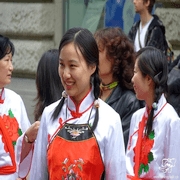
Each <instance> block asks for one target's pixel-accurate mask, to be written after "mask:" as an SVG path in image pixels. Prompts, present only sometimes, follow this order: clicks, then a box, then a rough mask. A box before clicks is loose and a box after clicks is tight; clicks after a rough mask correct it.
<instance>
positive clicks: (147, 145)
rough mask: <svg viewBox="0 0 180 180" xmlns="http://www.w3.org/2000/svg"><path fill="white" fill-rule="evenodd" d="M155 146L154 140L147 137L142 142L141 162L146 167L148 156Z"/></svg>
mask: <svg viewBox="0 0 180 180" xmlns="http://www.w3.org/2000/svg"><path fill="white" fill-rule="evenodd" d="M153 144H154V139H149V138H147V137H146V136H145V137H144V138H143V139H142V142H141V147H142V148H141V154H140V162H141V163H143V164H144V165H147V164H148V162H149V161H148V154H149V153H150V151H151V149H152V147H153Z"/></svg>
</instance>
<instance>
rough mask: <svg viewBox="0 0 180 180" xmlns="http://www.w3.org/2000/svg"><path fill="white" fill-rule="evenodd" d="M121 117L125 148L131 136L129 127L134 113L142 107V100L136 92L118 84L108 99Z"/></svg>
mask: <svg viewBox="0 0 180 180" xmlns="http://www.w3.org/2000/svg"><path fill="white" fill-rule="evenodd" d="M106 103H107V104H109V105H110V106H111V107H112V108H113V109H114V110H115V111H116V112H117V113H119V115H120V117H121V123H122V129H123V135H124V143H125V149H126V147H127V143H128V138H129V127H130V122H131V116H132V114H133V113H134V112H135V111H136V110H138V109H139V108H140V102H139V100H137V99H136V95H135V93H133V92H132V91H130V90H123V89H122V88H121V87H120V86H117V87H116V88H115V89H114V90H113V92H112V93H111V95H110V96H109V98H108V99H107V100H106Z"/></svg>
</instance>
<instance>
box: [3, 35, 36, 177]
mask: <svg viewBox="0 0 180 180" xmlns="http://www.w3.org/2000/svg"><path fill="white" fill-rule="evenodd" d="M14 51H15V48H14V45H13V43H12V42H11V41H10V40H9V38H8V37H5V36H2V35H0V179H3V180H12V179H13V180H15V179H16V178H18V177H22V178H24V177H26V175H27V173H28V170H29V165H28V163H29V162H30V161H29V160H28V157H30V156H28V153H29V155H30V154H31V152H32V151H31V150H32V149H33V142H34V141H35V139H36V135H37V130H38V126H39V123H38V122H37V123H35V124H33V125H32V126H30V122H29V119H28V117H27V113H26V110H25V106H24V103H23V101H22V99H21V97H20V96H19V95H18V94H16V93H15V92H13V91H12V90H10V89H7V88H5V86H6V85H7V84H9V83H10V82H11V76H12V72H13V65H12V57H13V55H14ZM25 164H26V166H24V165H25Z"/></svg>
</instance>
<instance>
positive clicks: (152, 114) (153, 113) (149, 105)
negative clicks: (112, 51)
mask: <svg viewBox="0 0 180 180" xmlns="http://www.w3.org/2000/svg"><path fill="white" fill-rule="evenodd" d="M167 75H168V67H167V60H166V57H165V56H164V54H163V53H162V52H161V51H160V50H158V49H156V48H153V47H148V46H147V47H145V48H142V49H141V50H140V51H138V53H137V59H136V63H135V68H134V76H133V78H132V82H133V84H134V90H135V93H136V97H137V98H138V99H140V100H144V101H145V103H146V107H145V108H143V109H140V110H138V111H137V112H135V113H134V114H133V116H132V119H131V125H130V133H129V141H128V146H127V152H126V169H127V177H128V179H132V180H134V179H136V180H138V179H153V180H156V179H165V180H166V179H171V178H172V177H173V178H174V179H179V178H180V171H179V167H180V161H179V154H178V152H177V149H179V148H180V143H179V142H180V131H179V129H180V119H179V117H178V115H177V113H176V111H175V110H174V108H173V107H172V106H171V105H170V104H168V103H167V101H166V99H165V96H164V93H165V92H166V88H167ZM173 178H172V179H173Z"/></svg>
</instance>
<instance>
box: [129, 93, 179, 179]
mask: <svg viewBox="0 0 180 180" xmlns="http://www.w3.org/2000/svg"><path fill="white" fill-rule="evenodd" d="M165 103H166V99H165V97H164V95H162V96H161V98H160V100H159V103H158V109H157V110H156V111H155V115H156V114H157V113H158V112H159V110H160V109H161V108H162V107H163V105H164V104H165ZM144 112H145V108H142V109H140V110H138V111H137V112H135V113H134V114H133V116H132V119H131V125H130V133H129V142H128V147H127V151H126V170H127V174H129V175H131V176H134V169H133V167H134V161H133V158H134V151H133V148H134V147H135V145H136V142H137V134H138V133H135V134H134V132H136V131H137V130H138V125H139V122H140V121H141V120H142V116H143V114H144ZM152 129H153V130H154V132H155V137H154V145H153V147H152V149H151V152H152V153H153V156H154V160H153V161H152V162H150V164H149V172H148V173H143V174H142V175H141V176H140V178H151V179H153V180H156V179H160V178H164V179H165V180H166V179H180V155H179V150H180V118H179V117H178V115H177V113H176V112H175V110H174V108H173V107H172V106H171V105H170V104H168V103H167V104H166V106H165V107H164V108H163V109H162V111H161V112H160V113H159V114H158V115H157V116H156V117H155V118H154V121H153V127H152Z"/></svg>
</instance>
